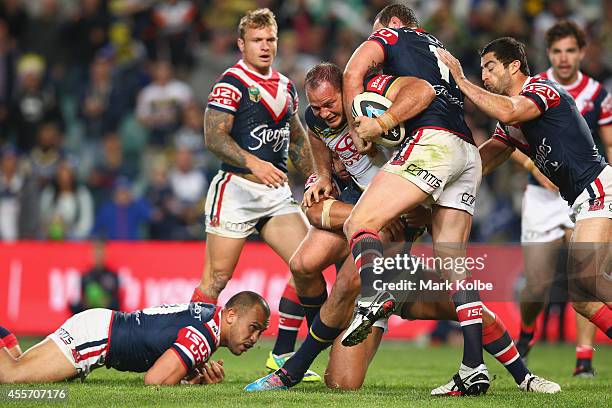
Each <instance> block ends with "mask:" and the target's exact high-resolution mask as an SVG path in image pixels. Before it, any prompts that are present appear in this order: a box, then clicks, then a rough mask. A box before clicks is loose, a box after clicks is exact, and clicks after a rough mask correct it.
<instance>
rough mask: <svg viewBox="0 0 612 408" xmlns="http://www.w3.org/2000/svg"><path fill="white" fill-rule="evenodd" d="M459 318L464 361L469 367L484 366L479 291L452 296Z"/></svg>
mask: <svg viewBox="0 0 612 408" xmlns="http://www.w3.org/2000/svg"><path fill="white" fill-rule="evenodd" d="M452 299H453V303H454V304H455V309H456V310H457V317H458V319H457V320H458V321H459V324H460V325H461V331H462V332H463V360H462V363H463V364H464V365H466V366H468V367H471V368H475V367H478V366H479V365H480V364H483V363H484V361H483V359H482V302H481V301H480V295H479V294H478V292H477V291H473V290H460V291H457V292H455V293H453V295H452Z"/></svg>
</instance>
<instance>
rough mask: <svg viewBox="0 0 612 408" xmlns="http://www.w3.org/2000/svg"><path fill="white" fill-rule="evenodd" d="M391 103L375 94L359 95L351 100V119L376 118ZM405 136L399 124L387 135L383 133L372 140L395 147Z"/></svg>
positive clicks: (364, 93)
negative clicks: (359, 117)
mask: <svg viewBox="0 0 612 408" xmlns="http://www.w3.org/2000/svg"><path fill="white" fill-rule="evenodd" d="M392 103H393V102H391V101H390V100H389V99H387V98H385V97H384V96H382V95H379V94H377V93H375V92H363V93H360V94H359V95H357V96H356V97H355V99H353V105H352V111H353V117H354V118H355V117H357V116H367V117H369V118H377V117H379V116H380V115H382V114H383V113H385V111H386V110H387V109H389V107H390V106H391V104H392ZM405 136H406V130H405V128H404V123H403V122H401V123H400V124H399V125H397V126H396V127H394V128H393V129H391V130H389V131H388V132H387V133H383V134H382V135H381V136H380V137H379V138H378V139H376V140H374V143H376V144H379V145H382V146H387V147H395V146H397V145H399V144H400V143H402V142H403V141H404V137H405Z"/></svg>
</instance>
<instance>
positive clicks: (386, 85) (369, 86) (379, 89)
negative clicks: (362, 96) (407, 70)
mask: <svg viewBox="0 0 612 408" xmlns="http://www.w3.org/2000/svg"><path fill="white" fill-rule="evenodd" d="M397 79H398V77H395V76H391V75H383V74H379V75H371V76H369V77H367V78H366V79H365V81H364V84H363V89H364V91H366V92H374V93H377V94H379V95H382V96H384V97H386V96H387V93H388V92H389V89H391V87H392V86H393V84H394V83H395V81H396V80H397Z"/></svg>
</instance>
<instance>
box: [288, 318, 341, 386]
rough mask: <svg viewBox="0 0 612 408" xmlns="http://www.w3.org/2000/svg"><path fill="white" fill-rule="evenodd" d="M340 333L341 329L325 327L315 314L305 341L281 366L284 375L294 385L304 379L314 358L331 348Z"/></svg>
mask: <svg viewBox="0 0 612 408" xmlns="http://www.w3.org/2000/svg"><path fill="white" fill-rule="evenodd" d="M340 333H342V329H337V328H335V327H329V326H327V325H326V324H325V323H323V322H322V321H321V315H320V314H318V313H317V315H316V317H315V319H314V321H313V322H312V325H311V326H310V330H309V331H308V336H307V337H306V340H304V342H303V343H302V345H301V346H300V348H299V349H298V351H296V352H295V354H294V355H293V356H292V357H291V358H290V359H289V360H287V362H286V363H285V365H283V368H284V369H285V373H286V374H287V375H288V376H289V377H290V378H291V380H292V382H293V383H294V384H296V383H298V382H300V381H301V380H302V378H304V374H305V373H306V371H307V370H308V368H309V367H310V365H311V364H312V362H313V361H314V360H315V358H317V356H318V355H319V354H320V353H321V352H322V351H323V350H325V349H326V348H327V347H329V346H331V345H332V343H333V342H334V340H335V339H336V337H338V336H339V335H340Z"/></svg>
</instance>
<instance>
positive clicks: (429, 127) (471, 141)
mask: <svg viewBox="0 0 612 408" xmlns="http://www.w3.org/2000/svg"><path fill="white" fill-rule="evenodd" d="M425 129H433V130H443V131H445V132H448V133H452V134H453V135H455V136H457V137H460V138H461V139H463V140H465V141H466V142H468V143H469V144H472V145H474V146H476V144H475V143H474V141H473V140H471V139H470V138H469V137H468V136H467V135H464V134H463V133H458V132H454V131H452V130H450V129H447V128H444V127H440V126H423V127H420V128H417V129H415V130H414V131H413V133H414V132H416V131H419V130H425Z"/></svg>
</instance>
